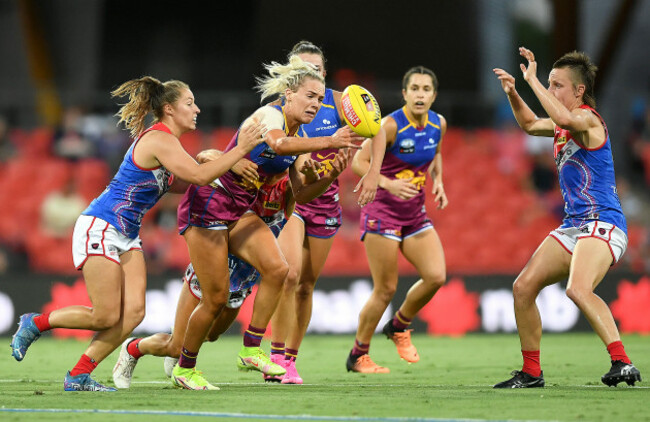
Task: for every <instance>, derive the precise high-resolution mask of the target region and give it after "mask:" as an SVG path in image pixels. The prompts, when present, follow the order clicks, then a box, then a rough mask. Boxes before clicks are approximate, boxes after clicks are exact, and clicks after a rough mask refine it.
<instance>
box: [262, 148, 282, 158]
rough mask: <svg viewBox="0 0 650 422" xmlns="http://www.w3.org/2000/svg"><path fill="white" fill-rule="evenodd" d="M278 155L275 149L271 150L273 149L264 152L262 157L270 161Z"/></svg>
mask: <svg viewBox="0 0 650 422" xmlns="http://www.w3.org/2000/svg"><path fill="white" fill-rule="evenodd" d="M277 155H278V154H277V153H276V152H275V151H273V149H271V147H269V148H267V149H265V150H264V151H262V152H261V153H260V157H262V158H267V159H269V160H272V159H274V158H275V157H277Z"/></svg>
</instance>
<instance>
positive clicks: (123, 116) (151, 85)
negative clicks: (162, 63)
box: [111, 76, 190, 138]
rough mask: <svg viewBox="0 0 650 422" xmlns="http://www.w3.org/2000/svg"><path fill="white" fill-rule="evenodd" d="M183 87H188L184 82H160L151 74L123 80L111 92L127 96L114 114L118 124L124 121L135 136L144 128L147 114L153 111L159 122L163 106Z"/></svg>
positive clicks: (173, 99)
mask: <svg viewBox="0 0 650 422" xmlns="http://www.w3.org/2000/svg"><path fill="white" fill-rule="evenodd" d="M183 89H190V88H189V86H188V85H187V84H186V83H185V82H182V81H176V80H170V81H167V82H160V81H159V80H158V79H156V78H153V77H151V76H143V77H141V78H139V79H132V80H130V81H127V82H124V83H123V84H122V85H120V86H119V87H118V88H116V89H115V90H113V91H112V92H111V97H125V96H128V97H129V102H128V103H126V104H123V105H122V107H121V108H120V111H118V112H117V113H116V114H115V115H116V116H118V117H119V118H120V121H119V122H118V124H119V123H121V122H124V127H126V128H127V129H129V131H130V132H131V136H132V137H133V138H135V137H136V136H138V135H139V134H140V133H142V131H143V130H144V125H145V118H146V117H147V114H149V113H150V112H151V113H153V116H154V123H156V122H159V121H160V120H161V119H162V118H163V115H164V112H163V106H164V105H165V104H174V103H175V102H176V101H177V100H178V99H179V97H180V95H181V90H183Z"/></svg>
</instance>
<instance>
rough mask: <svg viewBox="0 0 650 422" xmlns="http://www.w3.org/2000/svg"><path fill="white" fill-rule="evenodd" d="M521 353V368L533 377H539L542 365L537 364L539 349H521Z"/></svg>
mask: <svg viewBox="0 0 650 422" xmlns="http://www.w3.org/2000/svg"><path fill="white" fill-rule="evenodd" d="M521 355H522V356H523V357H524V367H523V368H522V369H521V370H522V371H523V372H525V373H527V374H530V375H532V376H534V377H539V376H540V375H541V374H542V367H541V366H540V364H539V350H531V351H526V350H522V351H521Z"/></svg>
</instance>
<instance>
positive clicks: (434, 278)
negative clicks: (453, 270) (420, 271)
mask: <svg viewBox="0 0 650 422" xmlns="http://www.w3.org/2000/svg"><path fill="white" fill-rule="evenodd" d="M422 280H423V281H424V282H425V283H426V284H427V286H429V287H430V288H431V290H434V291H437V290H438V289H439V288H441V287H442V286H443V284H445V281H446V280H447V274H446V273H445V272H444V271H437V272H432V273H431V274H426V275H423V276H422Z"/></svg>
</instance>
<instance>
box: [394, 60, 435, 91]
mask: <svg viewBox="0 0 650 422" xmlns="http://www.w3.org/2000/svg"><path fill="white" fill-rule="evenodd" d="M416 73H417V74H419V75H429V76H431V82H433V90H434V91H435V92H438V78H437V77H436V74H435V73H433V70H431V69H429V68H428V67H424V66H414V67H412V68H410V69H409V70H407V71H406V73H405V74H404V77H403V78H402V89H403V90H404V91H406V88H407V87H408V84H409V79H411V76H412V75H414V74H416Z"/></svg>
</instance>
